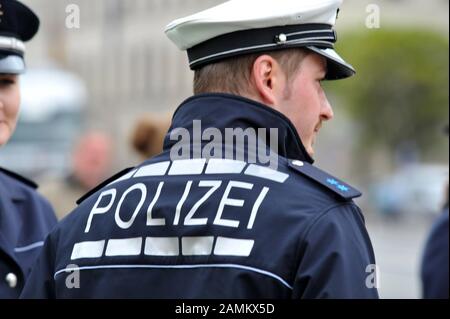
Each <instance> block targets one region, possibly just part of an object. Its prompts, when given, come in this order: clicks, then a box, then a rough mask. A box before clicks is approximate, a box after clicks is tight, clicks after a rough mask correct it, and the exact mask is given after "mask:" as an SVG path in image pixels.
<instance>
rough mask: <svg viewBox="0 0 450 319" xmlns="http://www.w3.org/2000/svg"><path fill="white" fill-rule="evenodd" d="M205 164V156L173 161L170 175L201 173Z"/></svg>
mask: <svg viewBox="0 0 450 319" xmlns="http://www.w3.org/2000/svg"><path fill="white" fill-rule="evenodd" d="M205 164H206V159H204V158H200V159H192V160H189V159H188V160H177V161H173V162H172V167H171V168H170V170H169V175H200V174H201V173H202V172H203V168H204V167H205Z"/></svg>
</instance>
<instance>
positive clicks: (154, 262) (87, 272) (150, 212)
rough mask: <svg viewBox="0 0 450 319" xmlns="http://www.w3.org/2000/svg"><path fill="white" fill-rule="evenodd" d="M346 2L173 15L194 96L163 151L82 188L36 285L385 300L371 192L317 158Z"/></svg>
mask: <svg viewBox="0 0 450 319" xmlns="http://www.w3.org/2000/svg"><path fill="white" fill-rule="evenodd" d="M340 4H341V1H340V0H330V1H319V0H305V1H297V0H282V1H280V0H277V1H275V0H265V1H261V0H248V1H242V0H232V1H228V2H225V3H224V4H222V5H219V6H217V7H214V8H211V9H209V10H206V11H202V12H200V13H197V14H194V15H192V16H189V17H186V18H183V19H179V20H176V21H174V22H173V23H171V24H170V25H169V26H168V27H167V29H166V33H167V35H168V36H169V38H170V39H171V40H172V41H173V42H174V43H175V44H176V45H177V46H178V47H179V48H181V49H182V50H187V53H188V57H189V62H190V67H191V69H193V70H194V71H195V79H194V91H195V92H194V93H195V95H194V96H193V97H191V98H189V99H187V100H186V101H185V102H184V103H182V104H181V106H180V107H179V108H178V110H177V111H176V112H175V114H174V117H173V121H172V126H171V128H170V130H169V133H170V134H168V135H167V136H166V139H165V143H164V150H163V152H162V153H161V154H160V155H158V156H156V157H154V158H152V159H149V160H147V161H146V162H144V163H143V164H141V165H139V166H138V167H135V168H133V169H129V170H125V171H124V172H122V173H121V174H118V175H117V176H115V177H113V178H112V179H110V180H108V181H106V182H105V183H104V184H103V185H101V186H100V187H98V188H97V189H95V190H93V191H92V192H91V193H90V194H87V195H86V196H85V197H84V198H82V199H80V200H79V206H78V208H77V209H76V210H75V212H74V213H73V214H71V215H69V216H68V218H67V219H65V220H64V221H63V222H62V223H61V224H60V225H59V226H58V227H57V228H56V229H55V230H54V231H53V232H52V234H51V235H50V236H49V238H48V240H47V241H46V244H45V245H44V249H43V252H42V254H41V256H40V259H39V262H38V264H37V266H36V268H35V269H34V270H33V273H32V275H31V278H30V281H29V282H28V283H27V286H26V288H25V290H24V293H23V297H25V298H30V297H33V298H49V297H50V298H54V297H56V298H74V297H77V298H78V297H81V298H100V297H101V298H104V297H112V298H118V297H122V298H136V297H138V298H377V297H378V293H377V289H376V280H375V274H374V271H375V269H376V267H375V258H374V253H373V249H372V245H371V242H370V239H369V236H368V234H367V231H366V228H365V225H364V218H363V215H362V213H361V211H360V209H359V208H358V207H357V206H356V205H355V203H354V202H353V201H352V199H353V198H355V197H358V196H360V195H361V193H360V192H359V191H358V190H356V189H354V188H353V187H351V186H350V185H348V184H346V183H345V182H343V181H341V180H339V179H338V178H335V177H333V176H331V175H329V174H328V173H326V172H324V171H322V170H320V169H318V168H316V167H315V166H313V165H312V164H313V155H314V141H315V138H316V135H317V133H318V131H319V130H320V128H321V126H322V124H323V123H325V122H326V121H327V120H330V119H331V118H332V117H333V111H332V109H331V106H330V104H329V103H328V101H327V99H326V96H325V93H324V91H323V90H322V87H321V81H323V80H333V79H342V78H346V77H349V76H351V75H353V74H354V69H353V68H352V67H351V66H350V65H349V64H347V63H346V62H345V61H344V60H343V59H342V58H341V57H339V55H338V54H337V53H336V52H335V51H334V49H333V46H334V42H335V41H336V33H335V31H334V30H333V26H334V24H335V20H336V16H337V12H338V8H339V6H340Z"/></svg>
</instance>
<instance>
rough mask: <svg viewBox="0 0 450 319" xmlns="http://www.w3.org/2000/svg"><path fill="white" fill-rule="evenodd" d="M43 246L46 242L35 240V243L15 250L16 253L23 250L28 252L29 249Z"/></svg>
mask: <svg viewBox="0 0 450 319" xmlns="http://www.w3.org/2000/svg"><path fill="white" fill-rule="evenodd" d="M42 246H44V242H43V241H38V242H35V243H33V244H30V245H27V246H23V247H17V248H14V252H16V253H23V252H26V251H29V250H33V249H36V248H39V247H42Z"/></svg>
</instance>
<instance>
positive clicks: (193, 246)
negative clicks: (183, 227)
mask: <svg viewBox="0 0 450 319" xmlns="http://www.w3.org/2000/svg"><path fill="white" fill-rule="evenodd" d="M213 243H214V237H212V236H207V237H183V238H181V247H182V252H183V255H184V256H202V255H211V252H212V248H213Z"/></svg>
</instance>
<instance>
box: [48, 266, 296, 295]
mask: <svg viewBox="0 0 450 319" xmlns="http://www.w3.org/2000/svg"><path fill="white" fill-rule="evenodd" d="M130 268H134V269H195V268H236V269H242V270H248V271H252V272H256V273H258V274H261V275H265V276H268V277H271V278H273V279H276V280H277V281H279V282H281V283H282V284H283V285H284V286H286V287H287V288H289V289H291V290H293V289H294V288H293V287H292V286H291V285H289V284H288V283H287V282H286V281H285V280H284V279H283V278H281V277H280V276H278V275H276V274H274V273H271V272H269V271H266V270H262V269H258V268H254V267H249V266H244V265H238V264H199V265H100V266H83V267H69V268H65V269H61V270H58V271H57V272H56V273H55V274H54V275H53V278H54V279H55V280H56V276H58V275H59V274H61V273H63V272H70V271H81V270H98V269H130Z"/></svg>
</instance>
